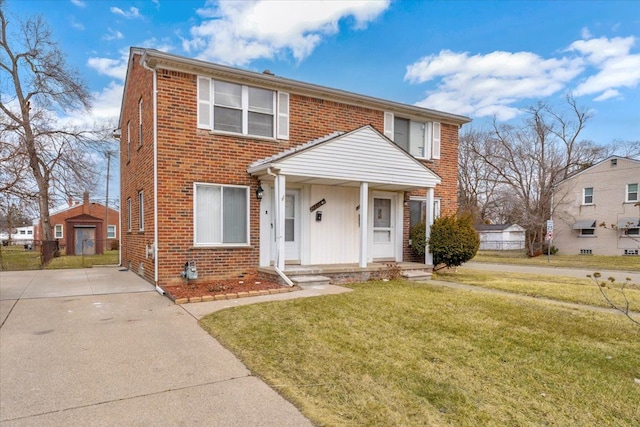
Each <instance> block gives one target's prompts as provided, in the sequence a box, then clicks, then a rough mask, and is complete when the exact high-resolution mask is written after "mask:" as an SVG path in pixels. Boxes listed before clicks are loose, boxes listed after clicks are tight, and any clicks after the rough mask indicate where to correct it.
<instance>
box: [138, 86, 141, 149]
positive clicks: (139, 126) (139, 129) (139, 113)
mask: <svg viewBox="0 0 640 427" xmlns="http://www.w3.org/2000/svg"><path fill="white" fill-rule="evenodd" d="M138 147H142V98H140V101H138Z"/></svg>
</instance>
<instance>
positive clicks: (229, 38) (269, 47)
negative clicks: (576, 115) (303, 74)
mask: <svg viewBox="0 0 640 427" xmlns="http://www.w3.org/2000/svg"><path fill="white" fill-rule="evenodd" d="M388 7H389V0H384V1H366V0H358V1H349V2H338V1H327V2H320V1H296V2H291V1H251V2H249V1H246V2H235V1H227V0H222V1H220V2H219V3H217V4H216V5H215V6H211V7H205V8H203V9H199V10H198V14H199V16H200V17H201V18H202V19H204V22H202V23H201V24H200V25H198V26H195V27H192V28H191V38H190V39H183V48H184V49H185V50H186V51H187V52H190V51H196V52H198V53H199V55H198V56H199V57H200V58H201V59H206V60H210V61H215V62H222V63H226V64H232V65H244V64H246V63H248V62H249V61H251V60H253V59H256V58H272V57H274V56H276V55H282V54H289V53H290V54H291V55H293V57H294V58H295V59H296V60H297V61H301V60H303V59H304V58H306V57H307V56H309V55H310V54H311V52H313V50H314V49H315V48H316V46H317V45H318V44H319V43H320V42H321V41H322V38H323V37H324V36H327V35H331V34H335V33H337V32H338V30H339V23H340V21H343V20H348V21H351V24H352V27H353V28H354V29H357V30H358V29H363V28H366V26H367V24H368V23H369V22H371V21H373V20H374V19H376V18H377V17H378V16H379V15H380V14H381V13H383V12H384V11H385V10H386V9H387V8H388Z"/></svg>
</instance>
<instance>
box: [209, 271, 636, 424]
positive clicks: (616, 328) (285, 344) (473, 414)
mask: <svg viewBox="0 0 640 427" xmlns="http://www.w3.org/2000/svg"><path fill="white" fill-rule="evenodd" d="M352 287H353V288H354V292H351V293H347V294H342V295H332V296H325V297H318V298H301V299H297V300H290V301H279V302H271V303H268V304H255V305H249V306H244V307H237V308H233V309H229V310H224V311H221V312H217V313H213V314H211V315H209V316H207V317H205V318H203V319H202V320H201V325H202V326H203V327H204V328H205V329H206V330H207V331H209V332H210V333H211V334H212V335H213V336H215V337H216V338H217V339H219V340H220V341H221V342H222V343H223V345H225V346H226V347H227V348H229V349H230V350H231V351H233V352H234V353H236V354H237V355H238V356H239V357H240V358H241V360H242V361H243V362H244V363H245V364H246V365H247V366H248V367H249V369H251V371H252V372H253V373H254V374H256V375H258V376H259V377H261V378H263V379H264V380H265V381H266V382H267V383H269V384H270V385H271V386H272V387H273V388H275V389H276V390H278V391H279V392H280V393H282V394H283V395H284V396H285V397H286V398H288V399H289V400H290V401H292V402H293V403H294V404H295V405H296V406H298V407H299V408H300V409H301V410H302V411H303V413H304V414H305V415H306V416H308V417H309V418H310V419H311V420H312V421H313V422H314V423H316V424H317V425H327V426H392V425H393V426H396V425H406V426H424V425H429V426H438V425H452V426H478V425H482V426H492V425H494V426H503V425H518V426H520V425H522V426H525V425H536V426H538V425H620V426H627V425H628V426H634V425H640V411H638V402H640V384H638V383H637V382H636V380H635V379H636V378H640V328H638V327H637V326H636V325H634V324H633V323H631V322H630V321H629V320H628V319H626V318H625V317H623V316H620V315H613V314H607V313H596V312H593V311H590V310H574V309H567V308H564V307H559V306H555V305H551V304H548V303H545V302H543V301H535V300H533V301H529V300H523V299H520V298H514V297H510V296H507V297H505V296H500V295H486V294H479V293H473V292H468V291H460V290H455V289H449V288H440V287H433V286H430V285H428V284H413V283H410V282H403V281H392V282H369V283H365V284H358V285H353V286H352Z"/></svg>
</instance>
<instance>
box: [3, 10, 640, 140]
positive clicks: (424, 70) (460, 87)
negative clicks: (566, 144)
mask: <svg viewBox="0 0 640 427" xmlns="http://www.w3.org/2000/svg"><path fill="white" fill-rule="evenodd" d="M4 7H5V10H6V12H7V15H8V16H9V19H10V20H11V21H12V22H14V23H15V22H16V19H15V18H16V17H20V16H21V17H24V16H28V15H32V14H35V13H42V14H43V15H44V17H45V19H46V20H47V21H48V22H49V24H50V26H51V28H52V30H53V35H54V38H55V39H56V40H57V41H58V42H59V43H60V45H61V47H62V49H63V50H64V51H65V52H66V54H67V55H68V62H69V63H70V64H71V65H72V66H74V67H76V68H77V69H78V70H79V72H80V73H81V74H82V75H83V77H84V78H85V79H86V81H87V83H88V85H89V87H90V89H91V91H92V92H93V93H94V95H95V102H94V109H93V115H92V117H91V120H109V119H111V120H115V119H116V118H117V116H118V114H119V108H120V97H121V93H122V85H123V79H124V73H125V71H126V68H125V67H126V59H127V55H128V49H129V47H130V46H138V47H152V48H156V49H160V50H164V51H168V52H171V53H174V54H178V55H184V56H188V57H197V58H200V59H205V60H210V61H213V62H219V63H224V64H228V65H233V66H237V67H239V68H244V69H250V70H255V71H262V70H264V69H269V70H271V71H272V72H273V73H275V74H276V75H279V76H283V77H287V78H292V79H297V80H302V81H305V82H310V83H315V84H320V85H326V86H330V87H335V88H339V89H344V90H348V91H352V92H357V93H362V94H366V95H370V96H376V97H380V98H385V99H390V100H394V101H399V102H403V103H407V104H417V105H421V106H425V107H428V108H433V109H437V110H443V111H447V112H451V113H456V114H462V115H466V116H469V117H471V118H472V119H473V120H474V123H473V126H474V127H476V128H478V127H483V126H486V125H487V124H488V123H489V122H490V121H491V119H492V117H493V116H494V115H495V116H496V117H497V118H498V119H499V120H500V121H509V120H518V118H519V117H521V116H520V114H521V113H520V109H521V108H523V107H526V106H529V105H533V104H535V103H536V102H537V101H538V100H542V101H546V102H548V103H550V104H552V105H562V102H563V98H564V96H565V95H566V94H567V93H569V92H571V93H574V94H575V96H576V99H577V101H578V103H579V105H581V106H583V107H585V108H588V109H590V110H591V111H592V114H593V118H592V120H591V121H590V123H589V124H588V126H587V128H586V130H585V131H584V133H583V137H584V138H586V139H591V140H594V141H595V142H597V143H599V144H607V143H610V142H611V141H613V140H615V139H621V140H638V139H640V84H639V83H640V2H637V1H392V2H388V1H349V2H339V1H329V2H294V1H284V2H278V1H271V2H262V1H257V2H250V1H242V2H226V1H221V2H218V1H205V0H199V1H175V0H174V1H169V0H146V1H142V0H140V1H104V0H101V1H91V0H55V1H54V0H48V1H37V0H32V1H28V0H27V1H16V0H6V3H5V6H4ZM10 25H12V24H11V23H10Z"/></svg>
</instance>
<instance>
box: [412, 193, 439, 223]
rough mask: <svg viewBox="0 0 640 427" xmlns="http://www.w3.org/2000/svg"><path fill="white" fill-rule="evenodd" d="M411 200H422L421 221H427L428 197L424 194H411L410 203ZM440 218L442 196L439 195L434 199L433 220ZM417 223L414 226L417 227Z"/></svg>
mask: <svg viewBox="0 0 640 427" xmlns="http://www.w3.org/2000/svg"><path fill="white" fill-rule="evenodd" d="M411 202H420V221H421V222H423V221H426V215H427V211H426V209H427V208H426V204H427V198H426V197H422V196H411V197H410V198H409V203H411ZM422 214H424V215H425V218H424V220H423V219H422ZM409 215H411V212H409ZM438 218H440V198H439V197H438V198H434V199H433V220H434V221H435V220H436V219H438ZM409 222H411V219H409ZM416 225H417V224H414V225H413V226H414V227H415V226H416ZM409 228H411V225H410V226H409Z"/></svg>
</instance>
